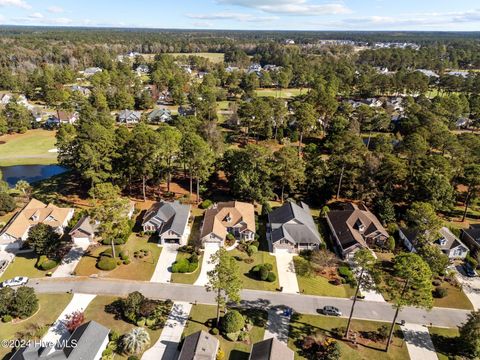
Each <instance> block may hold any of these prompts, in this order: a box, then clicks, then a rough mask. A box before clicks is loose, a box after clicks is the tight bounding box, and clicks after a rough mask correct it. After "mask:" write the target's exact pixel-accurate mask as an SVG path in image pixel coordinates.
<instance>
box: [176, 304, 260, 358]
mask: <svg viewBox="0 0 480 360" xmlns="http://www.w3.org/2000/svg"><path fill="white" fill-rule="evenodd" d="M216 309H217V308H216V306H212V305H194V306H193V307H192V311H191V312H190V317H189V320H188V322H187V324H186V326H185V330H184V331H183V337H185V336H188V335H190V334H193V333H195V332H197V331H199V330H204V331H207V332H208V331H210V329H211V327H209V326H208V325H209V321H210V320H212V319H214V320H215V318H216ZM239 311H240V312H241V313H242V314H243V315H244V316H246V317H247V318H249V319H251V320H252V322H253V327H252V329H251V331H250V332H249V339H247V340H245V341H235V342H233V341H230V340H227V339H226V338H224V337H223V336H222V335H217V336H216V337H217V338H218V339H219V340H220V349H221V350H222V351H223V352H224V354H225V357H224V358H225V359H229V360H247V359H248V357H249V354H250V350H251V347H252V344H253V343H256V342H258V341H261V340H263V335H264V333H265V325H266V321H267V316H268V315H267V312H266V311H263V310H258V309H248V310H239Z"/></svg>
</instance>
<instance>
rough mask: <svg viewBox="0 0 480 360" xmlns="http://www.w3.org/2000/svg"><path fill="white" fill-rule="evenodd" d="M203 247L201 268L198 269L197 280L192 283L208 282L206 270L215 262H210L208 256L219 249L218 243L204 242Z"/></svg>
mask: <svg viewBox="0 0 480 360" xmlns="http://www.w3.org/2000/svg"><path fill="white" fill-rule="evenodd" d="M204 247H205V250H204V252H203V259H202V269H201V270H200V275H198V278H197V281H195V283H194V284H193V285H198V286H205V285H206V284H207V283H208V275H207V274H208V272H209V271H211V270H213V269H214V268H215V263H212V262H211V261H210V258H211V257H212V255H213V254H215V253H216V252H217V251H218V250H220V245H219V244H216V243H205V244H204Z"/></svg>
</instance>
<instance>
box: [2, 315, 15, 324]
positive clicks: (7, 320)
mask: <svg viewBox="0 0 480 360" xmlns="http://www.w3.org/2000/svg"><path fill="white" fill-rule="evenodd" d="M12 320H13V319H12V316H11V315H3V317H2V321H3V322H4V323H9V322H10V321H12Z"/></svg>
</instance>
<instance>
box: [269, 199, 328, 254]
mask: <svg viewBox="0 0 480 360" xmlns="http://www.w3.org/2000/svg"><path fill="white" fill-rule="evenodd" d="M300 205H301V206H299V205H297V204H295V203H293V202H286V203H285V204H283V205H282V206H281V207H279V208H276V209H274V210H273V211H272V212H271V213H270V214H268V219H269V223H270V226H271V229H272V242H273V243H275V242H277V241H280V240H282V239H286V240H288V241H290V242H292V243H294V244H295V243H309V244H320V243H321V242H322V240H321V237H320V234H319V232H318V229H317V225H316V224H315V221H314V220H313V217H312V215H311V214H310V209H309V207H308V206H307V204H305V203H300Z"/></svg>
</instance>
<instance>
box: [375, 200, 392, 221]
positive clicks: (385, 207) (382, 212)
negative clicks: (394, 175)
mask: <svg viewBox="0 0 480 360" xmlns="http://www.w3.org/2000/svg"><path fill="white" fill-rule="evenodd" d="M377 209H378V211H377V212H378V215H379V216H380V218H381V219H382V220H383V223H384V224H391V223H394V222H395V221H396V218H395V208H394V206H393V203H392V201H391V200H390V199H389V198H381V199H379V200H378V201H377Z"/></svg>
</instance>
